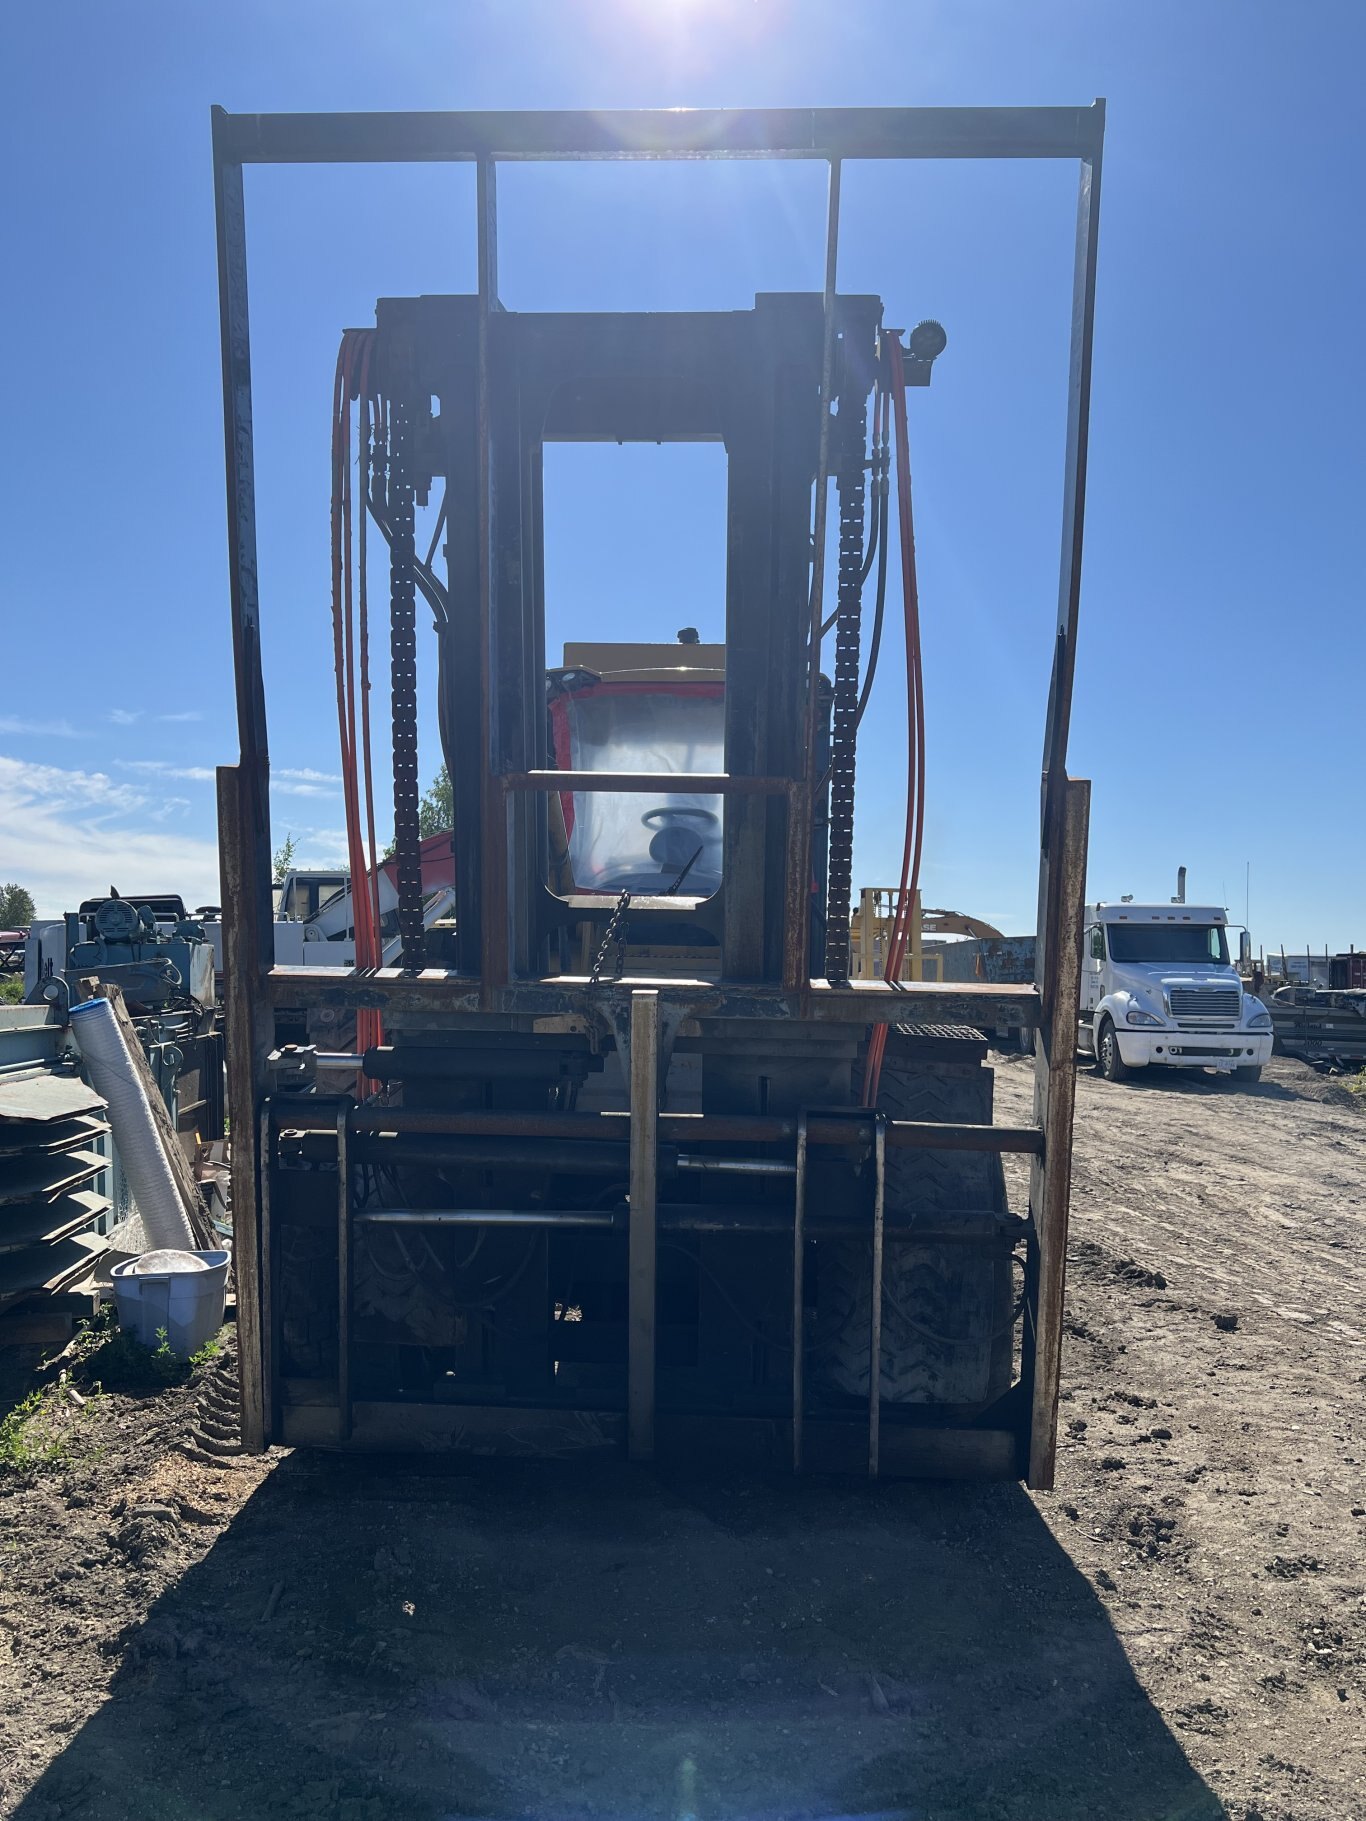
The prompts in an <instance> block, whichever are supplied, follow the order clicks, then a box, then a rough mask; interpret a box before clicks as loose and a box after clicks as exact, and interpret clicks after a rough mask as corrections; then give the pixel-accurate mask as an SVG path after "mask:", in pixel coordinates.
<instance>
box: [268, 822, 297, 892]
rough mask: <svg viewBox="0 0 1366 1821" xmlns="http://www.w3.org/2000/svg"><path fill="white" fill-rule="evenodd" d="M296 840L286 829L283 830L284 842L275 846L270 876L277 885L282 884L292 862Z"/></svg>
mask: <svg viewBox="0 0 1366 1821" xmlns="http://www.w3.org/2000/svg"><path fill="white" fill-rule="evenodd" d="M297 847H298V842H297V841H296V840H295V839H294V837H293V835H291V834H290V833H289V831H288V830H286V831H285V838H284V844H283V845H282V846H281V847H278V848H276V850H275V858H274V859H273V860H272V861H271V863H270V866H271V877H272V878H273V879H274V881H275V883H276V884H277V885H283V884H284V882H285V880H286V878H287V877H288V876H289V870H290V868H291V867H292V866H293V864H294V853H295V849H296V848H297Z"/></svg>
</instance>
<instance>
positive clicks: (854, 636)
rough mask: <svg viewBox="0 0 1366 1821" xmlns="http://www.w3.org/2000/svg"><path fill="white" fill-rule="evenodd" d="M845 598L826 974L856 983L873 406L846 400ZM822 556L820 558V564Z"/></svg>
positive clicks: (834, 719) (833, 734)
mask: <svg viewBox="0 0 1366 1821" xmlns="http://www.w3.org/2000/svg"><path fill="white" fill-rule="evenodd" d="M846 412H847V413H848V415H849V420H850V421H848V422H844V421H840V423H839V428H840V430H841V431H842V432H844V434H842V435H841V437H840V444H841V448H840V453H839V457H838V461H837V466H836V472H835V486H836V491H837V493H838V496H839V509H840V546H839V594H838V601H837V617H836V620H835V687H834V694H833V700H832V703H831V713H830V850H829V852H830V858H829V870H828V874H827V886H826V930H825V976H826V979H827V980H829V981H830V983H831V984H832V985H840V984H842V983H843V982H845V981H847V980H848V978H849V909H850V899H851V895H852V892H853V883H854V759H855V749H856V745H857V735H858V695H859V648H860V617H861V613H862V605H863V517H864V513H863V507H864V486H865V472H866V471H865V467H864V445H865V443H866V441H867V438H868V406H867V403H866V401H864V400H862V399H860V400H859V401H858V402H857V403H855V401H854V400H852V399H849V398H845V399H842V400H841V401H840V420H843V419H844V418H845V414H846ZM819 556H820V553H819V552H818V553H817V557H818V559H819Z"/></svg>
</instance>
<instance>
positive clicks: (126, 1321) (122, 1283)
mask: <svg viewBox="0 0 1366 1821" xmlns="http://www.w3.org/2000/svg"><path fill="white" fill-rule="evenodd" d="M194 1256H195V1257H196V1258H198V1259H202V1260H203V1262H204V1266H205V1268H204V1269H202V1270H198V1271H154V1272H147V1273H145V1274H140V1273H139V1272H138V1269H137V1266H138V1260H137V1259H136V1258H132V1259H129V1260H128V1262H127V1263H126V1264H121V1265H115V1266H114V1269H113V1271H112V1272H111V1273H110V1276H111V1277H112V1278H113V1282H114V1306H115V1308H116V1309H117V1310H118V1316H119V1326H120V1327H121V1328H124V1329H126V1330H127V1332H128V1333H129V1334H132V1335H133V1336H134V1337H135V1338H136V1339H137V1340H140V1341H141V1342H142V1344H143V1346H144V1347H150V1348H152V1349H153V1350H155V1349H156V1348H157V1347H159V1346H160V1345H161V1333H162V1330H163V1329H164V1330H165V1334H166V1344H167V1346H168V1347H169V1348H170V1350H171V1352H172V1353H173V1354H174V1355H175V1356H176V1358H177V1359H188V1358H189V1357H190V1355H191V1354H192V1353H198V1351H199V1349H200V1348H201V1347H202V1346H203V1345H204V1343H205V1342H206V1341H209V1340H212V1339H213V1337H214V1335H215V1334H217V1332H218V1330H219V1329H220V1328H221V1327H222V1325H223V1310H224V1307H225V1305H226V1303H227V1294H228V1255H227V1253H226V1252H196V1253H195V1254H194Z"/></svg>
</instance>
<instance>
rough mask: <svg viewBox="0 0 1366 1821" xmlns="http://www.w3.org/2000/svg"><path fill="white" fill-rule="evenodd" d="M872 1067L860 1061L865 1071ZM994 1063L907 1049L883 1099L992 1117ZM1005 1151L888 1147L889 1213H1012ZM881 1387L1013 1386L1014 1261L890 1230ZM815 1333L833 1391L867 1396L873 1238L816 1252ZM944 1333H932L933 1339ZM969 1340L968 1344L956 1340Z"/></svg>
mask: <svg viewBox="0 0 1366 1821" xmlns="http://www.w3.org/2000/svg"><path fill="white" fill-rule="evenodd" d="M861 1071H862V1063H861V1062H860V1064H859V1073H860V1075H861ZM993 1082H994V1077H993V1075H992V1072H991V1070H990V1069H989V1068H985V1067H981V1066H976V1065H961V1064H954V1065H947V1066H943V1067H936V1066H935V1065H934V1064H933V1063H930V1062H925V1061H919V1060H914V1061H913V1060H910V1059H908V1058H905V1057H901V1056H898V1055H897V1053H896V1046H895V1041H894V1040H893V1041H891V1042H889V1044H888V1048H887V1054H886V1057H885V1060H884V1062H883V1067H882V1078H881V1085H880V1090H879V1093H878V1105H879V1106H880V1107H881V1108H882V1110H883V1111H884V1112H886V1113H887V1114H888V1116H889V1117H891V1118H893V1119H921V1120H943V1121H947V1122H951V1123H954V1124H989V1123H990V1121H991V1117H992V1089H993ZM1005 1205H1006V1195H1005V1176H1004V1172H1003V1170H1002V1166H1001V1160H1000V1158H999V1157H997V1156H994V1155H991V1154H989V1153H986V1152H963V1151H958V1152H955V1151H916V1150H902V1149H896V1150H889V1152H888V1155H887V1206H888V1209H889V1210H891V1209H897V1208H902V1209H904V1208H908V1207H913V1208H914V1209H915V1210H916V1212H917V1213H918V1214H920V1215H924V1216H933V1217H934V1218H935V1219H942V1220H951V1219H952V1218H953V1216H954V1214H955V1213H961V1212H963V1211H965V1210H968V1209H974V1210H975V1209H982V1208H993V1209H998V1210H999V1209H1004V1207H1005ZM882 1281H883V1292H882V1360H881V1393H882V1397H883V1400H884V1401H885V1402H887V1403H946V1404H974V1403H980V1402H984V1401H985V1400H986V1399H988V1398H990V1397H992V1396H995V1395H996V1394H997V1393H998V1392H1000V1391H1004V1390H1005V1389H1006V1387H1007V1385H1008V1384H1009V1381H1010V1370H1011V1337H1010V1332H1009V1318H1010V1309H1011V1297H1012V1283H1011V1268H1010V1261H1009V1259H1008V1258H1001V1257H990V1256H986V1255H984V1254H983V1253H981V1252H980V1251H977V1250H975V1249H973V1248H969V1247H959V1246H912V1245H906V1244H904V1243H898V1242H896V1241H894V1240H893V1239H892V1238H891V1236H890V1235H889V1236H888V1240H887V1243H886V1246H885V1248H884V1253H883V1280H882ZM817 1283H818V1293H817V1297H818V1300H817V1314H816V1321H815V1324H814V1339H815V1346H816V1350H817V1366H818V1370H819V1374H820V1377H821V1379H822V1380H823V1382H824V1383H825V1385H826V1386H827V1388H828V1389H830V1390H832V1391H834V1392H836V1393H838V1394H843V1395H846V1396H850V1397H858V1398H866V1397H867V1396H868V1380H869V1370H870V1366H871V1359H870V1347H869V1334H870V1319H871V1307H872V1248H871V1242H870V1241H850V1240H841V1241H834V1242H827V1243H825V1244H822V1245H820V1246H819V1248H818V1261H817ZM936 1336H937V1337H939V1338H933V1337H936ZM960 1337H962V1339H964V1340H966V1343H967V1344H954V1343H955V1342H958V1341H959V1339H960Z"/></svg>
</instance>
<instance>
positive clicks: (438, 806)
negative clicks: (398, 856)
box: [417, 765, 455, 841]
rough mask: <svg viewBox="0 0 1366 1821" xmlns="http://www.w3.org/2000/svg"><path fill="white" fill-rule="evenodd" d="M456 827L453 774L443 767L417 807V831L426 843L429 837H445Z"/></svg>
mask: <svg viewBox="0 0 1366 1821" xmlns="http://www.w3.org/2000/svg"><path fill="white" fill-rule="evenodd" d="M454 826H455V792H454V790H453V789H452V787H451V774H450V772H449V771H447V769H446V767H445V766H444V765H443V766H442V767H441V770H440V771H439V772H437V774H436V776H435V777H434V778H433V779H432V781H431V785H430V787H429V788H428V791H427V794H426V796H425V797H423V799H422V801H421V802H420V803H419V804H418V806H417V829H418V833H419V834H420V835H421V836H422V838H423V840H424V841H425V840H426V838H427V836H428V835H444V834H445V833H446V831H447V830H448V829H450V828H453V827H454Z"/></svg>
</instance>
